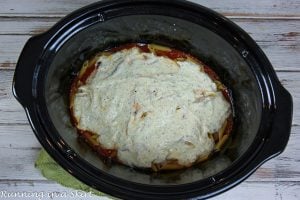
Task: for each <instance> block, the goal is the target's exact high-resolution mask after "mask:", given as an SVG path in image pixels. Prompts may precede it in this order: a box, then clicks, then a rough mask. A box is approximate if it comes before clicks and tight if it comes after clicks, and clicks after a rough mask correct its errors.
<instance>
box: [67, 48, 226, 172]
mask: <svg viewBox="0 0 300 200" xmlns="http://www.w3.org/2000/svg"><path fill="white" fill-rule="evenodd" d="M98 62H99V63H100V67H99V68H98V69H97V70H96V71H95V72H94V73H93V74H92V75H91V76H90V77H89V79H88V80H87V83H86V84H85V85H83V86H80V87H79V88H78V91H77V93H76V94H75V97H74V106H73V112H74V116H75V117H76V119H77V121H78V124H77V127H78V128H79V129H82V130H88V131H91V132H94V133H97V134H98V135H99V138H98V139H99V142H100V143H101V145H102V146H103V147H104V148H108V149H117V150H118V153H117V156H118V159H119V160H120V161H121V162H123V163H124V164H126V165H129V166H136V167H151V164H152V163H162V162H164V161H165V160H168V159H177V160H178V163H179V164H181V165H186V166H188V165H190V164H191V163H193V162H195V161H196V160H197V158H198V157H199V156H201V155H207V154H209V153H210V152H211V151H212V150H213V148H214V141H213V140H212V139H210V138H209V137H208V133H213V132H216V131H218V130H219V129H220V128H221V126H222V124H223V123H224V121H225V120H226V119H227V117H228V116H229V114H230V113H231V109H230V104H229V103H228V102H227V101H226V100H225V99H224V96H223V95H222V93H221V92H220V91H218V90H217V87H216V84H215V83H214V82H213V81H212V80H211V79H210V77H209V76H208V75H207V74H206V73H204V72H203V71H202V66H201V65H200V64H199V63H196V62H194V61H192V60H191V59H187V60H185V61H175V60H171V59H169V58H166V57H163V56H156V55H154V54H153V53H142V52H140V51H139V49H138V48H136V47H135V48H131V49H126V50H122V51H119V52H116V53H113V54H112V55H109V56H108V55H102V56H100V57H99V59H98Z"/></svg>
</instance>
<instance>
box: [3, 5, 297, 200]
mask: <svg viewBox="0 0 300 200" xmlns="http://www.w3.org/2000/svg"><path fill="white" fill-rule="evenodd" d="M92 2H94V1H92V0H72V1H71V0H0V199H39V198H38V197H39V196H37V197H26V198H13V197H10V198H8V197H7V198H6V197H5V195H4V193H5V192H6V194H8V192H12V193H16V192H27V193H28V195H30V194H32V195H34V194H35V195H41V194H43V195H44V197H43V198H40V199H70V198H67V197H65V195H70V194H71V193H72V192H74V190H71V189H67V188H64V187H62V186H60V185H59V184H57V183H54V182H52V181H48V180H46V179H45V178H43V177H42V176H41V174H40V173H39V171H38V170H36V169H35V168H34V161H35V159H36V157H37V153H38V151H39V150H40V149H41V145H40V144H39V143H38V141H37V139H36V138H35V136H34V134H33V132H32V130H31V129H30V127H29V124H28V121H27V119H26V116H25V112H24V111H23V109H22V107H21V106H20V105H19V104H18V103H17V101H16V100H15V99H14V98H13V96H12V93H11V83H12V77H13V73H14V68H15V65H16V62H17V58H18V56H19V54H20V52H21V50H22V47H23V45H24V44H25V42H26V40H27V39H28V38H29V37H31V36H32V35H35V34H38V33H41V32H43V31H45V30H47V29H48V28H49V27H51V26H52V25H53V24H54V23H56V22H57V21H58V20H59V19H60V18H61V17H63V16H65V15H66V14H68V13H70V12H71V11H73V10H75V9H77V8H79V7H82V6H84V5H87V4H89V3H92ZM194 2H197V3H201V4H202V5H204V6H207V7H209V8H212V9H214V10H216V11H218V12H220V13H222V14H224V15H225V16H227V17H229V18H231V19H232V20H233V21H234V22H235V23H237V24H238V25H240V26H241V27H242V28H244V29H245V30H246V31H247V32H248V33H249V34H250V35H251V36H252V37H253V38H254V39H255V40H256V41H257V43H258V44H259V45H260V46H261V47H262V49H263V50H264V52H265V53H266V54H267V56H268V57H269V59H270V61H271V63H272V64H273V66H274V68H275V69H276V71H277V75H278V76H279V78H280V80H281V82H282V84H283V85H284V86H285V87H286V88H287V89H288V90H289V91H290V93H291V94H292V95H293V100H294V119H293V126H292V133H291V137H290V140H289V143H288V146H287V148H286V150H285V151H284V153H282V154H281V155H280V156H278V157H277V158H275V159H272V160H271V161H269V162H267V163H265V164H264V165H263V166H261V167H260V168H259V169H258V170H257V171H256V172H255V173H254V174H253V175H252V176H251V177H250V178H248V179H247V180H246V181H244V182H243V183H242V184H240V185H239V186H237V187H235V188H234V189H231V190H230V191H228V192H226V193H224V194H222V195H219V196H217V197H215V198H214V199H222V200H224V199H243V200H244V199H254V198H255V199H288V200H292V199H295V200H298V199H300V0H260V1H249V0H227V1H218V0H203V1H200V0H194ZM32 192H35V193H32ZM1 195H2V196H1ZM47 195H49V196H47ZM51 196H52V197H53V198H51ZM40 197H41V196H40ZM76 199H99V198H98V197H95V196H93V197H89V198H84V197H82V198H76Z"/></svg>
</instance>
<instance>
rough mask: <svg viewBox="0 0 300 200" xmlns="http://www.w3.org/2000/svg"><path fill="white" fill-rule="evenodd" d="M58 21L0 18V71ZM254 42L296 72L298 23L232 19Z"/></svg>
mask: <svg viewBox="0 0 300 200" xmlns="http://www.w3.org/2000/svg"><path fill="white" fill-rule="evenodd" d="M58 20H59V19H58V18H54V19H51V18H42V19H36V18H29V19H21V18H16V19H14V18H13V19H12V18H2V19H1V20H0V27H5V28H3V29H1V30H0V69H14V68H15V64H16V62H17V59H18V57H19V54H20V52H21V50H22V47H23V46H24V44H25V42H26V41H27V40H28V38H29V37H30V36H31V35H35V34H38V33H41V32H44V31H45V30H47V29H49V28H50V27H51V26H52V25H53V24H55V23H56V21H58ZM234 22H235V23H237V24H238V25H239V26H241V27H242V28H243V29H244V30H246V31H247V32H248V33H249V34H250V36H251V37H253V39H254V40H256V41H257V42H258V44H259V45H260V46H261V48H262V49H263V51H264V52H265V53H266V55H267V56H268V58H269V59H270V61H271V63H272V64H273V66H274V68H275V69H276V70H280V71H284V70H285V71H300V67H299V63H300V57H299V56H298V54H299V51H300V20H257V19H235V20H234Z"/></svg>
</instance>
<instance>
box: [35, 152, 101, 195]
mask: <svg viewBox="0 0 300 200" xmlns="http://www.w3.org/2000/svg"><path fill="white" fill-rule="evenodd" d="M35 167H36V168H37V169H39V170H40V171H41V173H42V175H43V176H44V177H46V178H47V179H49V180H52V181H56V182H57V183H59V184H61V185H63V186H65V187H69V188H73V189H76V190H82V191H85V192H91V193H92V194H95V195H98V196H107V195H105V194H104V193H102V192H99V191H97V190H95V189H93V188H91V187H89V186H87V185H86V184H84V183H82V182H81V181H79V180H77V179H76V178H75V177H73V176H72V175H70V174H69V173H68V172H66V171H65V170H64V169H63V168H62V167H61V166H59V165H58V164H57V163H56V162H55V161H54V160H53V159H52V158H51V157H50V156H49V155H48V153H47V152H46V151H45V150H44V149H42V150H41V151H40V153H39V155H38V158H37V160H36V161H35Z"/></svg>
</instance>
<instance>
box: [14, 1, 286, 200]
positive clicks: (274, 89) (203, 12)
mask: <svg viewBox="0 0 300 200" xmlns="http://www.w3.org/2000/svg"><path fill="white" fill-rule="evenodd" d="M128 42H142V43H157V44H162V45H166V46H170V47H173V48H176V49H179V50H182V51H185V52H187V53H190V54H192V55H194V56H196V57H198V58H199V59H200V60H202V61H204V62H205V63H206V64H208V65H209V66H211V67H212V68H213V69H214V70H215V71H216V72H217V73H218V75H219V76H220V78H221V79H222V82H223V83H225V85H226V86H227V87H228V88H229V89H230V91H231V93H232V97H233V108H234V115H235V117H234V123H235V125H234V131H233V134H232V138H231V140H230V142H229V144H228V147H227V149H226V150H225V151H223V152H222V153H219V154H218V155H216V156H214V157H213V158H212V159H211V160H210V161H208V162H206V163H204V164H201V165H199V166H195V167H192V168H190V169H186V170H180V171H175V172H164V173H149V172H144V171H139V170H136V169H131V168H129V167H126V166H122V165H111V166H107V165H105V164H104V163H103V162H102V161H101V159H99V158H98V157H97V156H96V155H95V154H94V153H93V152H92V151H90V150H89V148H87V147H85V146H84V145H83V144H81V143H80V142H78V140H77V134H76V130H75V128H74V127H73V126H72V125H71V122H70V117H69V111H68V107H69V105H68V101H69V100H68V95H69V89H70V83H71V80H72V78H74V76H75V75H76V73H77V72H78V70H79V69H80V67H81V65H82V63H83V62H84V60H86V59H88V58H89V57H90V56H92V55H93V54H94V53H95V52H97V51H101V50H103V49H107V48H108V47H113V46H116V45H120V44H124V43H128ZM13 92H14V95H15V97H16V98H17V99H18V101H19V102H20V103H21V104H22V105H23V107H24V108H25V111H26V113H27V116H28V118H29V122H30V124H31V126H32V128H33V130H34V132H35V134H36V136H37V138H38V139H39V141H40V143H41V144H42V146H43V147H44V148H45V149H46V150H47V152H48V153H49V154H50V155H51V156H52V157H53V158H54V159H55V160H56V161H57V162H58V163H59V164H60V165H61V166H62V167H64V168H65V169H66V170H67V171H68V172H70V173H71V174H72V175H74V176H75V177H76V178H78V179H79V180H81V181H83V182H84V183H86V184H88V185H90V186H92V187H94V188H96V189H98V190H100V191H103V192H106V193H108V194H111V195H113V196H116V197H120V198H123V199H171V198H172V199H182V198H191V197H197V198H198V199H200V198H207V197H211V196H214V195H216V194H219V193H221V192H223V191H225V190H227V189H229V188H231V187H233V186H235V185H237V184H238V183H240V182H241V181H243V180H244V179H246V178H247V177H248V176H249V175H250V174H251V173H253V172H254V171H255V170H256V169H257V168H258V167H259V166H260V165H261V164H262V163H263V162H265V161H266V160H268V159H270V158H272V157H274V156H276V155H278V154H279V153H281V152H282V151H283V150H284V148H285V146H286V144H287V141H288V138H289V135H290V128H291V118H292V98H291V96H290V94H289V93H288V92H287V91H286V90H285V89H284V88H283V87H282V85H281V84H280V83H279V81H278V79H277V77H276V74H275V72H274V70H273V68H272V66H271V64H270V62H269V61H268V59H267V58H266V56H265V55H264V53H263V52H262V51H261V49H260V48H259V47H258V46H257V44H256V43H255V42H254V41H253V40H252V39H251V38H250V37H249V36H248V35H247V34H246V33H245V32H244V31H243V30H242V29H240V28H239V27H238V26H237V25H235V24H234V23H232V22H231V21H229V20H228V19H227V18H225V17H223V16H221V15H219V14H217V13H215V12H213V11H211V10H209V9H207V8H205V7H202V6H200V5H196V4H193V3H189V2H185V1H179V0H176V1H163V0H152V1H145V0H134V1H132V0H122V1H101V2H98V3H95V4H92V5H89V6H87V7H84V8H82V9H79V10H78V11H75V12H73V13H71V14H70V15H68V16H67V17H65V18H63V19H62V20H61V21H59V22H58V23H57V24H56V25H55V26H54V27H52V28H51V29H50V30H49V31H47V32H45V33H43V34H41V35H37V36H34V37H32V38H30V39H29V40H28V42H27V43H26V45H25V47H24V49H23V51H22V53H21V55H20V58H19V61H18V64H17V67H16V71H15V76H14V82H13Z"/></svg>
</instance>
